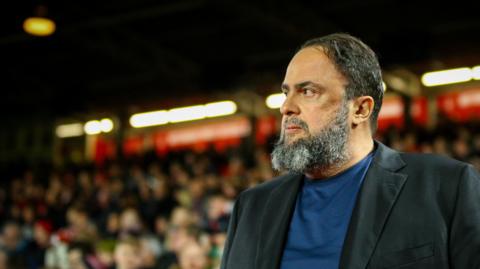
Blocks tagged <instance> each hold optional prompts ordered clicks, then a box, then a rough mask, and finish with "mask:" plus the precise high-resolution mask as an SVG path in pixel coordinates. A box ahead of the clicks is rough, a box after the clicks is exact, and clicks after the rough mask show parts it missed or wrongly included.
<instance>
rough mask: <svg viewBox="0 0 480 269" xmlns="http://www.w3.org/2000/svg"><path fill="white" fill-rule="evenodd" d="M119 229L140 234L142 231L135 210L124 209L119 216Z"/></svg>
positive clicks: (140, 222)
mask: <svg viewBox="0 0 480 269" xmlns="http://www.w3.org/2000/svg"><path fill="white" fill-rule="evenodd" d="M120 228H121V230H122V231H124V232H133V233H137V232H140V231H141V229H142V221H141V220H140V216H139V215H138V212H137V210H135V209H133V208H129V209H126V210H125V211H123V212H122V215H121V216H120Z"/></svg>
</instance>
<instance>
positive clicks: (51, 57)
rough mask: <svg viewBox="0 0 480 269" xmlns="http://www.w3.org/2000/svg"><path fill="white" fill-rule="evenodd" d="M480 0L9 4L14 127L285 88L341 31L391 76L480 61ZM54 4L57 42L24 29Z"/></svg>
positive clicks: (5, 101)
mask: <svg viewBox="0 0 480 269" xmlns="http://www.w3.org/2000/svg"><path fill="white" fill-rule="evenodd" d="M473 3H474V1H449V2H448V3H446V4H442V3H441V2H424V1H372V0H367V1H353V0H340V1H208V0H189V1H153V0H152V1H138V0H108V1H15V2H13V1H10V2H9V3H2V7H1V8H0V22H1V23H0V59H1V72H0V78H1V80H0V81H1V89H2V91H1V92H2V93H1V98H0V118H1V119H2V120H3V121H4V123H12V124H15V123H18V122H21V121H31V119H32V118H39V119H42V120H48V119H54V118H59V117H66V116H70V115H73V114H78V113H85V112H89V113H92V112H93V113H95V112H96V111H100V112H101V111H121V110H125V109H127V108H128V107H131V106H139V107H144V108H149V107H158V105H159V104H163V105H165V104H166V106H169V105H170V106H174V105H175V104H179V103H182V102H186V103H192V102H189V101H185V100H194V99H195V98H200V99H201V98H205V97H207V96H209V95H211V94H215V93H217V92H222V93H228V92H229V91H234V90H235V89H237V88H241V87H244V88H251V89H253V90H256V91H258V92H260V93H262V91H269V92H272V91H275V90H276V89H271V87H272V85H275V84H278V83H279V82H281V79H282V76H283V72H284V69H285V67H286V65H287V63H288V61H289V58H290V57H291V56H292V54H293V53H294V51H295V49H296V48H297V47H298V46H299V45H300V44H301V43H303V42H304V41H305V40H307V39H309V38H312V37H316V36H320V35H325V34H329V33H332V32H338V31H341V32H348V33H351V34H353V35H356V36H358V37H360V38H361V39H363V40H364V41H365V42H366V43H367V44H369V45H370V46H371V47H372V48H373V49H374V50H375V51H376V52H377V53H378V55H379V58H380V62H381V65H382V66H383V68H384V69H385V70H388V69H389V68H394V67H397V66H402V67H405V68H407V69H409V70H411V71H412V72H414V73H416V74H421V73H423V72H426V71H430V70H433V69H443V68H448V67H459V66H473V65H477V64H479V63H480V57H479V53H478V48H479V47H480V34H479V33H480V19H479V15H478V9H477V8H475V6H474V4H473ZM39 5H41V6H44V7H46V8H47V13H46V15H47V16H48V17H50V18H53V19H54V20H55V21H56V23H57V32H56V33H55V34H53V35H52V36H49V37H33V36H29V35H27V34H26V33H24V32H23V30H22V22H23V20H24V19H25V18H27V17H28V16H32V15H34V14H35V12H39V10H38V6H39Z"/></svg>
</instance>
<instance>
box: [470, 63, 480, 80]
mask: <svg viewBox="0 0 480 269" xmlns="http://www.w3.org/2000/svg"><path fill="white" fill-rule="evenodd" d="M472 77H473V79H475V80H480V65H477V66H474V67H472Z"/></svg>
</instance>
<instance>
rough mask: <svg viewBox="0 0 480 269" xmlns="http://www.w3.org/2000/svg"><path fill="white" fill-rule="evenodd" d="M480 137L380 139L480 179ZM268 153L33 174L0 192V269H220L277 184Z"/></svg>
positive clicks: (177, 156)
mask: <svg viewBox="0 0 480 269" xmlns="http://www.w3.org/2000/svg"><path fill="white" fill-rule="evenodd" d="M476 127H478V126H476V125H475V124H473V125H472V126H468V125H461V126H460V125H455V126H453V125H443V126H442V125H439V127H437V128H436V129H434V130H433V131H426V130H421V129H413V128H412V129H406V130H404V131H401V132H399V131H397V130H395V129H391V130H389V131H387V132H385V133H383V134H381V135H379V136H378V137H377V139H378V140H380V141H382V142H383V143H385V144H387V145H389V146H391V147H393V148H395V149H398V150H401V151H406V152H424V153H436V154H442V155H446V156H451V157H453V158H456V159H459V160H462V161H466V162H470V163H472V164H474V165H475V166H476V167H477V169H480V128H476ZM269 151H270V149H269V148H268V146H266V147H264V146H261V147H260V146H259V147H257V149H256V150H253V151H252V152H251V153H250V154H245V153H244V151H241V150H240V149H238V148H237V149H231V150H229V151H227V152H224V153H216V152H213V151H207V152H203V153H194V152H192V151H183V152H176V153H171V154H169V155H167V156H164V157H153V158H144V159H143V160H142V159H141V160H135V161H130V162H122V163H121V162H118V161H112V162H109V163H107V164H106V165H105V166H103V167H93V166H80V167H69V168H67V169H62V170H57V169H52V170H51V171H48V173H46V174H45V173H44V174H36V173H34V172H32V171H31V170H25V171H23V172H22V173H21V174H19V175H18V176H16V177H14V178H9V179H6V180H3V181H2V186H1V188H0V220H1V223H0V224H1V230H0V269H4V268H15V269H17V268H18V269H24V268H25V269H41V268H47V269H54V268H55V269H56V268H58V269H65V268H72V269H80V268H82V269H87V268H93V269H107V268H118V269H137V268H145V269H146V268H159V269H215V268H219V264H220V258H221V255H222V250H223V245H224V242H225V239H226V230H227V226H228V220H229V216H230V213H231V210H232V207H233V203H234V201H235V198H236V196H237V195H238V194H239V192H241V191H242V190H244V189H246V188H249V187H251V186H254V185H256V184H259V183H260V182H263V181H266V180H270V179H271V178H272V177H273V176H274V175H275V174H274V172H273V171H272V169H271V165H270V156H269ZM147 159H148V160H147Z"/></svg>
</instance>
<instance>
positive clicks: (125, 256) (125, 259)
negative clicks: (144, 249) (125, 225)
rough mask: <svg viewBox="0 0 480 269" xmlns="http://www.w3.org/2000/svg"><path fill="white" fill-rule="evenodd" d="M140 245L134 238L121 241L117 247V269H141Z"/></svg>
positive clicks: (115, 253) (115, 254) (115, 257)
mask: <svg viewBox="0 0 480 269" xmlns="http://www.w3.org/2000/svg"><path fill="white" fill-rule="evenodd" d="M139 252H140V244H139V243H138V241H137V240H135V239H133V238H129V239H124V240H121V241H119V242H118V243H117V244H116V246H115V252H114V260H115V268H116V269H140V268H141V267H142V260H141V256H140V255H139Z"/></svg>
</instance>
